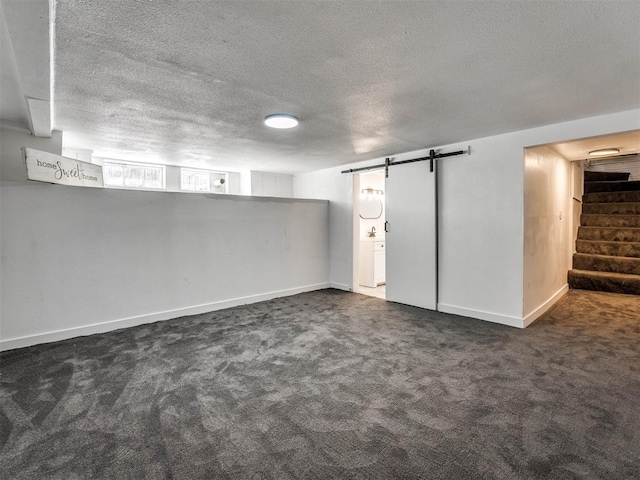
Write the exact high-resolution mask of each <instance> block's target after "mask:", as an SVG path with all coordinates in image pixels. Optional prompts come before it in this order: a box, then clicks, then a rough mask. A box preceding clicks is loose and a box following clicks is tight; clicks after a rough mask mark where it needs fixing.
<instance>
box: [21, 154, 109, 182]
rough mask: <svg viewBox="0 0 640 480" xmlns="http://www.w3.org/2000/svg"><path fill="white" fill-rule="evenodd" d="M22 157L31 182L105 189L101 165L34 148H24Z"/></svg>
mask: <svg viewBox="0 0 640 480" xmlns="http://www.w3.org/2000/svg"><path fill="white" fill-rule="evenodd" d="M22 155H23V156H24V161H25V162H26V164H27V178H28V179H29V180H36V181H38V182H48V183H59V184H61V185H73V186H78V187H99V188H102V187H104V183H103V181H102V167H101V166H100V165H94V164H93V163H87V162H81V161H80V160H74V159H72V158H67V157H62V156H60V155H56V154H54V153H49V152H40V151H38V150H34V149H32V148H23V149H22Z"/></svg>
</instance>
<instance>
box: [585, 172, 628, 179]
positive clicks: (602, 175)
mask: <svg viewBox="0 0 640 480" xmlns="http://www.w3.org/2000/svg"><path fill="white" fill-rule="evenodd" d="M629 175H631V174H630V173H628V172H624V173H623V172H590V171H585V172H584V181H585V182H613V181H621V182H626V181H627V180H629Z"/></svg>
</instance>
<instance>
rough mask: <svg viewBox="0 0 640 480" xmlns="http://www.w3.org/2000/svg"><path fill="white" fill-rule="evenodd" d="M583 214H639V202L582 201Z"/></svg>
mask: <svg viewBox="0 0 640 480" xmlns="http://www.w3.org/2000/svg"><path fill="white" fill-rule="evenodd" d="M582 213H583V214H585V215H640V202H621V203H584V204H582Z"/></svg>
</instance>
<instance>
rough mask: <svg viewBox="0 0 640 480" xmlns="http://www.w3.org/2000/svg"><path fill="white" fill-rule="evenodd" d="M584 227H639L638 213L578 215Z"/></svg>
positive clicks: (639, 218) (639, 217)
mask: <svg viewBox="0 0 640 480" xmlns="http://www.w3.org/2000/svg"><path fill="white" fill-rule="evenodd" d="M580 225H582V226H584V227H631V228H640V215H584V214H583V215H580Z"/></svg>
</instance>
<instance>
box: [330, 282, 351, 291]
mask: <svg viewBox="0 0 640 480" xmlns="http://www.w3.org/2000/svg"><path fill="white" fill-rule="evenodd" d="M331 288H336V289H338V290H345V291H347V292H350V291H351V287H350V286H349V285H345V284H344V283H336V282H331Z"/></svg>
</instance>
